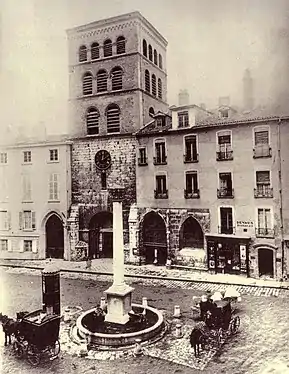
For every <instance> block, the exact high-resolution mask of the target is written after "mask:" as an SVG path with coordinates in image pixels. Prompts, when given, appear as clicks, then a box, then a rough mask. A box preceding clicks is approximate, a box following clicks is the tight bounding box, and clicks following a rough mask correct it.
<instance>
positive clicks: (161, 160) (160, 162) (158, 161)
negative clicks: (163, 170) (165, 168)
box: [154, 156, 167, 165]
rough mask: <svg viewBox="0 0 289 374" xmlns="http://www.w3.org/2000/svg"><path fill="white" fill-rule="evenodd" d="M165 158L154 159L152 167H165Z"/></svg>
mask: <svg viewBox="0 0 289 374" xmlns="http://www.w3.org/2000/svg"><path fill="white" fill-rule="evenodd" d="M166 164H167V156H164V157H154V165H166Z"/></svg>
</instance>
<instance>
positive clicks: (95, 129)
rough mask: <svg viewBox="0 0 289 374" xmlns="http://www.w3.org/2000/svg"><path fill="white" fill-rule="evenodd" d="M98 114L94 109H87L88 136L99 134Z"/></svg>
mask: <svg viewBox="0 0 289 374" xmlns="http://www.w3.org/2000/svg"><path fill="white" fill-rule="evenodd" d="M98 121H99V112H98V110H97V109H96V108H95V107H91V108H88V110H87V112H86V128H87V134H88V135H96V134H98V133H99V123H98Z"/></svg>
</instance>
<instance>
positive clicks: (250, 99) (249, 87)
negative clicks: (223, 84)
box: [243, 69, 254, 110]
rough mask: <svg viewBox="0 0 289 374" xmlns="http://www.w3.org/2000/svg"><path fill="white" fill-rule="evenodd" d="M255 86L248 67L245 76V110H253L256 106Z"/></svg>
mask: <svg viewBox="0 0 289 374" xmlns="http://www.w3.org/2000/svg"><path fill="white" fill-rule="evenodd" d="M253 91H254V87H253V79H252V77H251V72H250V70H249V69H246V70H245V72H244V76H243V107H244V110H252V109H253V108H254V92H253Z"/></svg>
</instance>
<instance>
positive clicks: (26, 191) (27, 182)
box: [21, 173, 33, 202]
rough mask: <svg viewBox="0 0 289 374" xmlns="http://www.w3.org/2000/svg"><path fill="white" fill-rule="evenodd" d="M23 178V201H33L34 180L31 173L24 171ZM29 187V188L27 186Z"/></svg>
mask: <svg viewBox="0 0 289 374" xmlns="http://www.w3.org/2000/svg"><path fill="white" fill-rule="evenodd" d="M21 177H22V178H21V179H22V181H21V182H22V202H32V201H33V198H32V180H31V175H30V173H29V174H28V173H23V174H22V175H21ZM27 187H28V188H27Z"/></svg>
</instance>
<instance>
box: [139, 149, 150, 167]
mask: <svg viewBox="0 0 289 374" xmlns="http://www.w3.org/2000/svg"><path fill="white" fill-rule="evenodd" d="M141 150H144V158H142V156H141ZM147 164H148V153H147V146H146V145H140V146H139V147H138V165H139V166H146V165H147Z"/></svg>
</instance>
